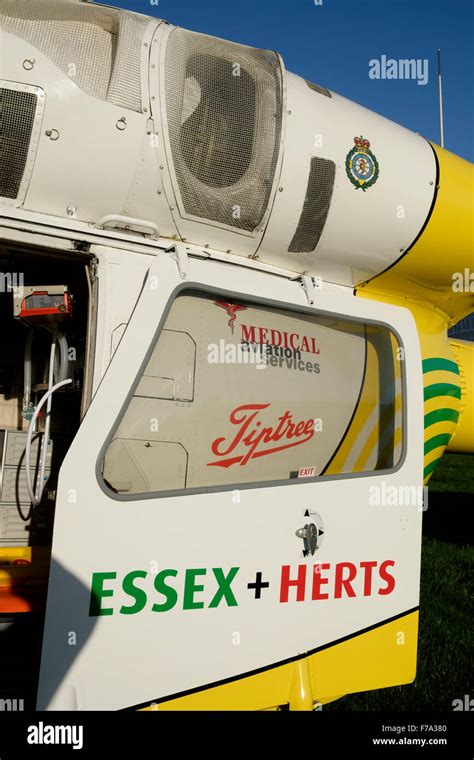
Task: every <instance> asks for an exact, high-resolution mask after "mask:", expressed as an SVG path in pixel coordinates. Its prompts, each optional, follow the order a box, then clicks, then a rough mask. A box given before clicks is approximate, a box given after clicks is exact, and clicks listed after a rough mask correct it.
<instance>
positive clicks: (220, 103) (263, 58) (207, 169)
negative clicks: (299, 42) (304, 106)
mask: <svg viewBox="0 0 474 760" xmlns="http://www.w3.org/2000/svg"><path fill="white" fill-rule="evenodd" d="M164 68H165V73H164V90H165V102H166V117H167V123H168V139H169V149H170V151H171V158H172V163H173V166H174V172H175V179H176V182H175V192H176V195H177V197H178V203H179V207H180V213H181V215H182V216H184V217H188V218H189V217H199V218H204V219H209V220H213V221H215V222H217V223H219V224H222V225H226V226H231V227H238V228H240V229H242V230H247V231H253V230H254V229H255V228H256V227H257V226H258V225H259V223H260V222H261V220H262V218H263V216H264V214H265V211H266V208H267V205H268V202H269V198H270V194H271V192H272V187H273V182H274V178H275V171H276V166H277V162H278V157H279V151H280V135H281V125H282V115H283V112H282V78H281V70H280V63H279V59H278V56H277V55H276V54H275V53H273V52H271V51H268V50H258V49H255V48H250V47H246V46H245V45H236V44H234V43H231V42H227V41H226V40H219V39H217V38H214V37H208V36H206V35H203V34H197V33H195V32H188V31H186V30H184V29H174V30H173V31H172V32H171V34H170V36H169V39H168V42H167V47H166V57H165V67H164Z"/></svg>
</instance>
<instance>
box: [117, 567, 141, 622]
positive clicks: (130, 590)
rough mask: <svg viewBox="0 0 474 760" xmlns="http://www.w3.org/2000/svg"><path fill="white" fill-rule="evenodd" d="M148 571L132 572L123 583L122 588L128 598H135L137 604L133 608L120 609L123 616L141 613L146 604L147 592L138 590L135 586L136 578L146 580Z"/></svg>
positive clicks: (123, 607)
mask: <svg viewBox="0 0 474 760" xmlns="http://www.w3.org/2000/svg"><path fill="white" fill-rule="evenodd" d="M146 576H147V574H146V570H132V572H131V573H128V575H126V576H125V578H124V579H123V581H122V588H123V590H124V591H125V593H126V594H128V596H133V598H134V599H135V604H132V605H131V607H125V605H122V607H120V614H121V615H134V614H135V613H136V612H141V611H142V609H143V608H144V606H145V604H146V592H145V591H143V589H142V588H137V587H136V586H134V585H133V581H134V580H135V578H146Z"/></svg>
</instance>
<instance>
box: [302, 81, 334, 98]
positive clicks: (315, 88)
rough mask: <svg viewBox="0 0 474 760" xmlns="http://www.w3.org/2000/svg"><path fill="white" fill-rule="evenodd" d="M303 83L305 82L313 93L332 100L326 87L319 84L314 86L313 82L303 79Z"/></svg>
mask: <svg viewBox="0 0 474 760" xmlns="http://www.w3.org/2000/svg"><path fill="white" fill-rule="evenodd" d="M304 81H305V82H306V84H307V85H308V87H309V89H310V90H313V91H314V92H319V94H320V95H325V96H326V97H327V98H332V95H331V93H330V92H329V90H328V89H327V88H326V87H322V86H321V85H320V84H314V82H310V81H309V79H305V80H304Z"/></svg>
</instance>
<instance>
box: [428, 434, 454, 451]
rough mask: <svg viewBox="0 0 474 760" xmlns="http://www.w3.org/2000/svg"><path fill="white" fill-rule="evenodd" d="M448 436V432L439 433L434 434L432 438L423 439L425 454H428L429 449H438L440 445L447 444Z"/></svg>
mask: <svg viewBox="0 0 474 760" xmlns="http://www.w3.org/2000/svg"><path fill="white" fill-rule="evenodd" d="M450 438H451V436H450V435H449V433H440V434H439V435H434V436H433V437H432V438H429V439H428V440H427V441H425V454H429V453H430V451H433V449H438V448H439V447H440V446H447V445H448V443H449V441H450Z"/></svg>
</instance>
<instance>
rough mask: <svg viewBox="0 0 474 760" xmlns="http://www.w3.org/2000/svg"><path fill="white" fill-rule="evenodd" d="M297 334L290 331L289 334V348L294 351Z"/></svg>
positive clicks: (296, 347)
mask: <svg viewBox="0 0 474 760" xmlns="http://www.w3.org/2000/svg"><path fill="white" fill-rule="evenodd" d="M298 338H299V335H298V333H291V335H290V346H291V348H292V349H293V350H294V351H296V350H297V349H298V345H296V346H295V339H296V340H298Z"/></svg>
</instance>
